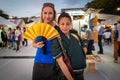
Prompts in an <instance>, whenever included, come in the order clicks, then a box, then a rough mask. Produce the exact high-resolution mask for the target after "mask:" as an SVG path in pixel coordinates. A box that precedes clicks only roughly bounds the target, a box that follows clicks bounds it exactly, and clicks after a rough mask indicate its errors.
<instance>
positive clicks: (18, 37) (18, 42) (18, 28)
mask: <svg viewBox="0 0 120 80" xmlns="http://www.w3.org/2000/svg"><path fill="white" fill-rule="evenodd" d="M20 36H21V32H20V27H19V26H17V27H16V30H15V41H16V45H17V48H16V52H19V51H20V50H19V49H20Z"/></svg>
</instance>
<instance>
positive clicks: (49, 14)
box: [42, 6, 54, 23]
mask: <svg viewBox="0 0 120 80" xmlns="http://www.w3.org/2000/svg"><path fill="white" fill-rule="evenodd" d="M53 18H54V11H53V9H52V8H51V7H49V6H47V7H44V9H43V11H42V20H43V22H45V23H51V22H52V21H53Z"/></svg>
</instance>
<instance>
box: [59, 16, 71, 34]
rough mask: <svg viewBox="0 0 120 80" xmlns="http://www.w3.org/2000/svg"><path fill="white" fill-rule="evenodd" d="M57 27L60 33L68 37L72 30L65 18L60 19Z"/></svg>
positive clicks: (68, 20) (67, 19)
mask: <svg viewBox="0 0 120 80" xmlns="http://www.w3.org/2000/svg"><path fill="white" fill-rule="evenodd" d="M59 27H60V29H61V31H62V32H63V33H64V34H65V35H66V36H68V35H69V31H70V29H71V28H72V24H71V21H70V19H69V18H67V17H62V18H61V19H60V20H59Z"/></svg>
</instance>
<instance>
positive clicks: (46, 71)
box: [32, 63, 55, 80]
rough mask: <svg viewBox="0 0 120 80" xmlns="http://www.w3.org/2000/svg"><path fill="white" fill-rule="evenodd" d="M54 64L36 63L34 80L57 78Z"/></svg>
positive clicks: (52, 79)
mask: <svg viewBox="0 0 120 80" xmlns="http://www.w3.org/2000/svg"><path fill="white" fill-rule="evenodd" d="M53 67H54V64H40V63H34V66H33V75H32V80H55V79H54V70H53Z"/></svg>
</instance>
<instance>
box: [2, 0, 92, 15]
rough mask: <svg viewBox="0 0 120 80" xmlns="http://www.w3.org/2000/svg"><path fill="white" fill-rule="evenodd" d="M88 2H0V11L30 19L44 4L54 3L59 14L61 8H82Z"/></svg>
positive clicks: (51, 0) (58, 0)
mask: <svg viewBox="0 0 120 80" xmlns="http://www.w3.org/2000/svg"><path fill="white" fill-rule="evenodd" d="M90 1H92V0H0V9H2V10H3V11H4V12H5V13H7V14H8V15H9V16H10V17H11V16H17V17H30V16H39V15H40V12H41V7H42V5H43V3H45V2H51V3H54V4H55V9H56V11H57V13H59V12H60V10H61V9H62V8H83V7H84V6H85V4H87V3H88V2H90Z"/></svg>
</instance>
